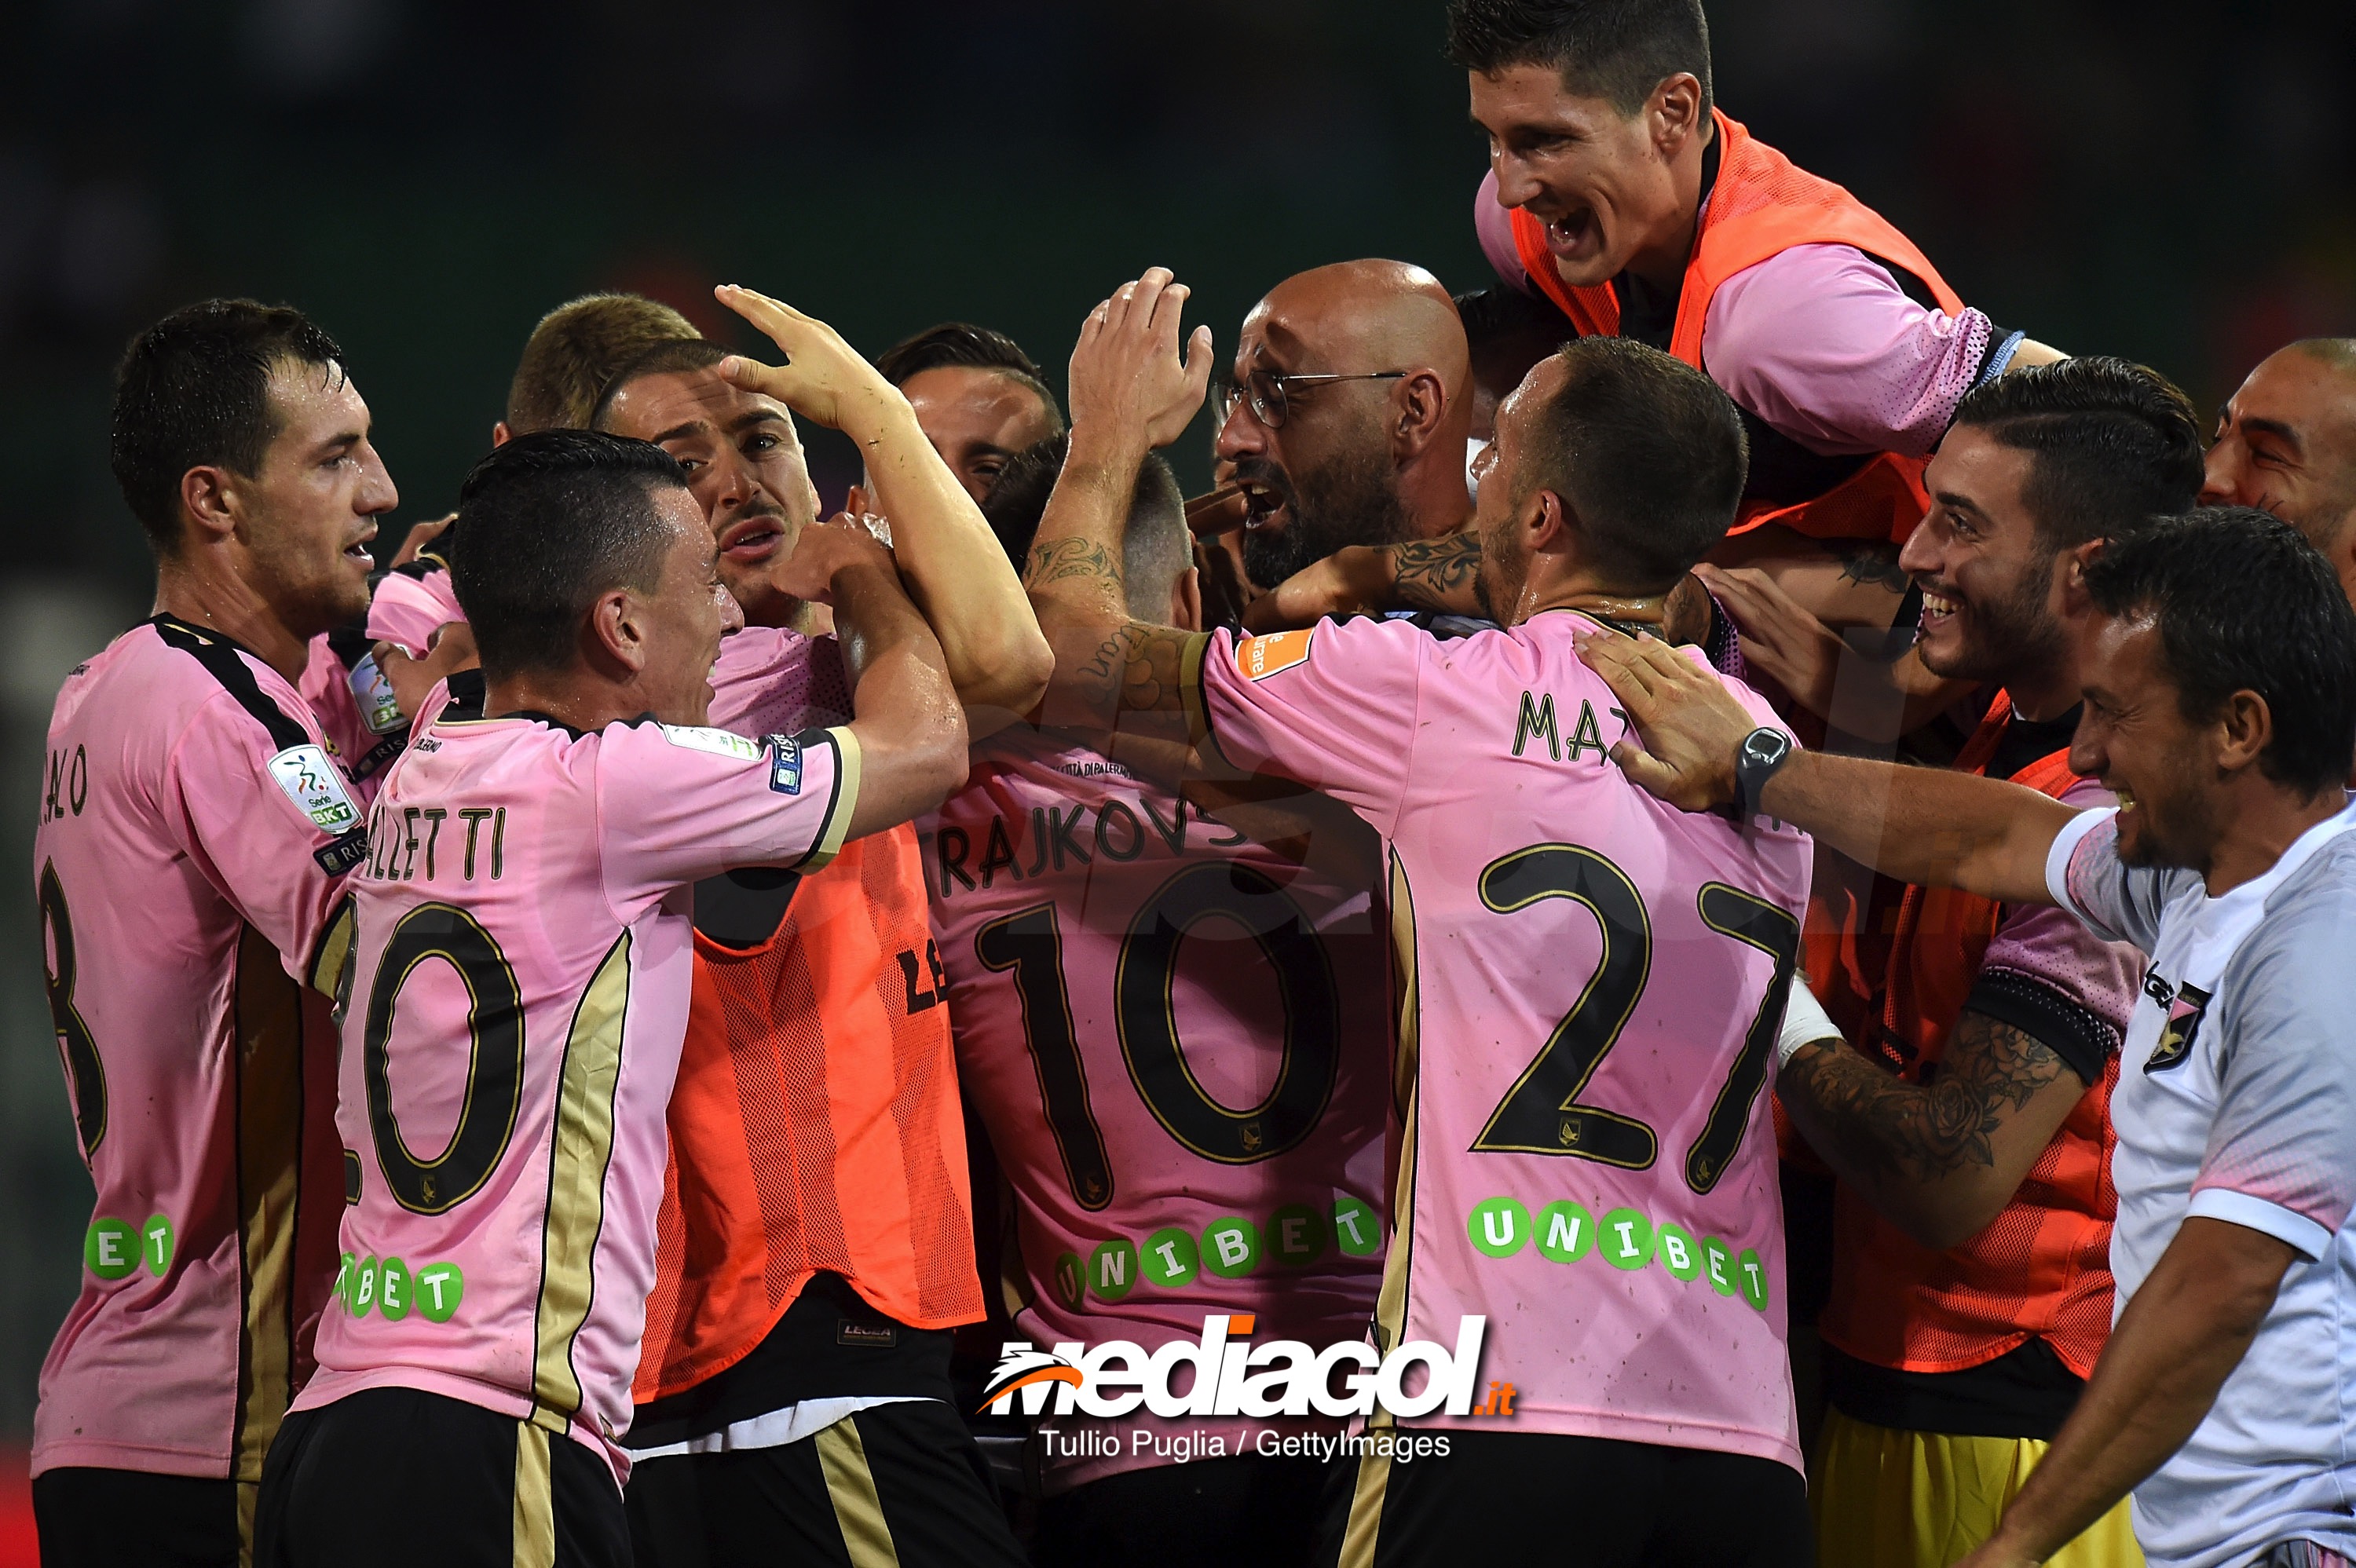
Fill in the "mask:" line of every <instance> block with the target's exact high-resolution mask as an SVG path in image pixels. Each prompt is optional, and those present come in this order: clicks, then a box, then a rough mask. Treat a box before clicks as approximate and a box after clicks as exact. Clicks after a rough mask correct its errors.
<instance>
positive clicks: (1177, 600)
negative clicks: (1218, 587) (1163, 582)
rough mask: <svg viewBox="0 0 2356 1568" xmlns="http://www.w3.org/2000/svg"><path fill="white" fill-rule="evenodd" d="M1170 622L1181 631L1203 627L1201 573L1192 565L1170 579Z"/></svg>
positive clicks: (1191, 630) (1192, 630) (1193, 630)
mask: <svg viewBox="0 0 2356 1568" xmlns="http://www.w3.org/2000/svg"><path fill="white" fill-rule="evenodd" d="M1170 624H1172V625H1173V626H1175V627H1177V628H1178V629H1179V630H1180V631H1182V632H1199V631H1201V630H1202V629H1203V574H1202V572H1201V571H1197V570H1196V569H1195V568H1194V567H1191V566H1190V567H1188V568H1186V570H1185V571H1182V572H1180V573H1179V574H1178V575H1177V576H1175V577H1173V578H1172V579H1171V580H1170Z"/></svg>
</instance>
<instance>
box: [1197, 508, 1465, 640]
mask: <svg viewBox="0 0 2356 1568" xmlns="http://www.w3.org/2000/svg"><path fill="white" fill-rule="evenodd" d="M1480 575H1481V537H1480V536H1479V535H1478V534H1475V533H1472V532H1471V531H1469V530H1468V531H1466V532H1463V533H1454V534H1442V535H1440V538H1438V539H1408V540H1406V541H1404V542H1402V543H1399V544H1387V545H1350V546H1348V547H1346V548H1344V549H1339V550H1336V551H1334V552H1333V554H1332V555H1329V556H1327V557H1326V558H1325V559H1324V560H1320V561H1315V562H1312V564H1310V565H1308V566H1305V567H1303V568H1301V570H1300V571H1297V572H1295V573H1293V574H1292V575H1291V576H1290V577H1288V578H1286V579H1285V580H1284V581H1282V582H1280V583H1279V584H1277V586H1276V588H1275V589H1274V590H1273V591H1271V592H1267V593H1263V594H1261V595H1260V596H1259V597H1258V599H1255V600H1253V601H1252V603H1251V606H1250V608H1248V609H1247V610H1246V611H1245V612H1244V629H1245V630H1247V631H1251V632H1281V631H1287V630H1290V629H1292V628H1294V627H1299V626H1313V625H1315V624H1317V623H1318V622H1319V621H1321V620H1323V618H1324V617H1326V616H1328V615H1365V614H1377V613H1381V612H1383V611H1385V610H1433V611H1438V612H1439V613H1441V614H1447V615H1483V616H1484V615H1486V614H1488V613H1489V611H1488V608H1487V606H1485V605H1483V603H1481V595H1480Z"/></svg>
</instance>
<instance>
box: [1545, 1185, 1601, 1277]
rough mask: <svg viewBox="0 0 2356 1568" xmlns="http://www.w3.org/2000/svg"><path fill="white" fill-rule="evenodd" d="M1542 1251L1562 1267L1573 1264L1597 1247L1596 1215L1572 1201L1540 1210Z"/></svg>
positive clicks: (1561, 1202)
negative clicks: (1562, 1265)
mask: <svg viewBox="0 0 2356 1568" xmlns="http://www.w3.org/2000/svg"><path fill="white" fill-rule="evenodd" d="M1537 1241H1538V1251H1539V1253H1542V1254H1543V1255H1545V1256H1547V1257H1549V1258H1552V1259H1553V1260H1554V1261H1555V1262H1557V1263H1558V1264H1573V1263H1577V1262H1578V1261H1579V1260H1580V1259H1581V1258H1583V1257H1585V1256H1586V1255H1587V1254H1588V1253H1589V1252H1590V1251H1591V1250H1592V1249H1593V1248H1594V1246H1595V1216H1594V1215H1592V1214H1590V1213H1589V1212H1588V1211H1587V1209H1586V1206H1585V1205H1584V1204H1580V1203H1573V1202H1572V1201H1570V1200H1569V1199H1567V1198H1566V1199H1564V1200H1561V1201H1560V1202H1557V1203H1549V1204H1547V1206H1546V1207H1545V1208H1543V1209H1541V1210H1539V1211H1538V1219H1537Z"/></svg>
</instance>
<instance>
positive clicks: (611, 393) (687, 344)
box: [587, 337, 728, 430]
mask: <svg viewBox="0 0 2356 1568" xmlns="http://www.w3.org/2000/svg"><path fill="white" fill-rule="evenodd" d="M727 357H728V350H727V349H725V348H723V347H721V346H720V345H719V344H717V343H714V342H712V340H711V339H710V338H708V337H691V338H681V339H674V340H672V341H670V342H668V343H658V344H656V345H655V346H654V347H651V348H648V349H646V350H645V351H644V352H642V353H640V354H639V355H638V356H637V357H636V358H634V359H632V360H630V361H629V362H628V363H627V364H626V365H624V366H622V367H621V368H619V369H617V370H616V371H615V372H614V374H613V377H612V379H609V380H608V381H606V383H605V389H604V390H603V391H601V392H599V393H598V394H597V406H596V407H595V408H594V409H592V410H590V411H589V419H588V421H587V428H588V429H590V430H604V429H605V426H606V423H607V421H610V420H611V419H612V418H613V414H614V400H615V399H616V398H618V397H620V396H621V395H622V389H623V388H625V387H626V386H628V385H629V384H630V383H631V382H633V381H643V380H645V379H647V378H648V377H649V376H670V375H676V374H678V373H679V372H680V371H682V370H709V369H711V368H712V367H713V366H714V365H717V364H719V363H720V362H721V361H722V360H723V359H725V358H727Z"/></svg>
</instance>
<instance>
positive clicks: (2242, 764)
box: [2214, 691, 2275, 773]
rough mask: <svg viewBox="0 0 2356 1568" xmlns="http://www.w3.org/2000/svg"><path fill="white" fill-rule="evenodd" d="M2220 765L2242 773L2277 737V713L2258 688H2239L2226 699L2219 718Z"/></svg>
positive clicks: (2229, 771) (2216, 726)
mask: <svg viewBox="0 0 2356 1568" xmlns="http://www.w3.org/2000/svg"><path fill="white" fill-rule="evenodd" d="M2214 733H2215V735H2216V738H2217V766H2218V769H2219V770H2220V771H2221V772H2224V773H2238V772H2240V771H2241V770H2242V769H2244V768H2246V767H2249V766H2250V765H2252V764H2253V763H2255V762H2256V761H2257V760H2258V755H2259V753H2260V752H2264V751H2265V749H2266V743H2267V742H2268V741H2272V740H2273V739H2274V738H2275V716H2274V711H2273V709H2269V708H2268V707H2267V706H2266V699H2265V698H2263V697H2261V696H2259V695H2258V694H2257V693H2256V692H2254V691H2237V692H2235V693H2233V696H2231V697H2229V698H2227V699H2225V706H2224V707H2223V709H2221V710H2220V711H2219V713H2218V715H2217V718H2216V720H2215V729H2214Z"/></svg>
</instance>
